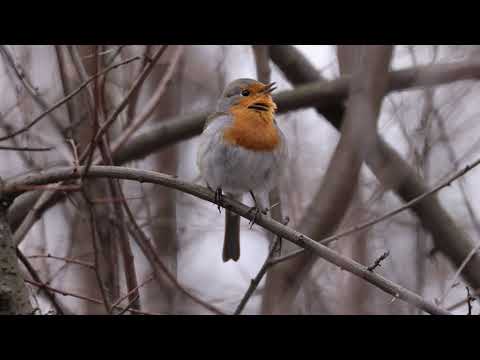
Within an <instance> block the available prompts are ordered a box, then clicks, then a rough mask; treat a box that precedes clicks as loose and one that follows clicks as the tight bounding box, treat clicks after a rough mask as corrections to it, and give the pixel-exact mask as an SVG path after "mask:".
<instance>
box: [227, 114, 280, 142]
mask: <svg viewBox="0 0 480 360" xmlns="http://www.w3.org/2000/svg"><path fill="white" fill-rule="evenodd" d="M230 112H231V113H232V116H233V119H234V120H233V124H232V125H231V126H230V127H228V128H226V129H225V130H224V133H223V138H224V140H225V142H227V143H229V144H232V145H238V146H242V147H244V148H246V149H249V150H254V151H272V150H274V149H275V148H276V147H277V146H278V145H279V143H280V137H279V135H278V130H277V127H276V126H275V123H274V116H273V109H268V110H265V111H259V110H256V109H249V108H245V107H232V108H231V110H230Z"/></svg>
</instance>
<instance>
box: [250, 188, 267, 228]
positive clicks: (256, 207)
mask: <svg viewBox="0 0 480 360" xmlns="http://www.w3.org/2000/svg"><path fill="white" fill-rule="evenodd" d="M250 195H251V196H252V199H253V202H254V203H255V205H254V206H252V207H251V208H250V209H249V210H248V213H251V212H253V213H254V215H253V218H252V220H250V224H249V225H250V229H251V228H252V227H253V224H255V221H256V220H257V217H258V215H259V214H260V213H262V214H264V215H267V214H268V209H267V208H265V209H261V208H260V206H259V203H258V202H257V199H256V198H255V194H254V193H253V191H252V190H250Z"/></svg>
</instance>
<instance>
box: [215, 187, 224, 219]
mask: <svg viewBox="0 0 480 360" xmlns="http://www.w3.org/2000/svg"><path fill="white" fill-rule="evenodd" d="M222 197H223V195H222V188H217V190H215V203H216V204H217V207H218V212H219V213H220V214H221V213H222V207H221V206H220V202H221V201H222Z"/></svg>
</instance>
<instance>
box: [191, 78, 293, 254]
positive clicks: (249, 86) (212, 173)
mask: <svg viewBox="0 0 480 360" xmlns="http://www.w3.org/2000/svg"><path fill="white" fill-rule="evenodd" d="M275 89H276V87H275V83H274V82H272V83H269V84H264V83H262V82H260V81H257V80H254V79H248V78H240V79H237V80H234V81H232V82H230V83H229V84H228V85H227V86H226V87H225V89H224V91H223V92H222V94H221V95H220V98H219V99H218V102H217V105H216V108H215V110H214V111H213V112H212V113H211V114H210V115H209V116H208V117H207V120H206V122H205V126H204V129H203V132H202V134H201V136H200V142H199V146H198V151H197V166H198V169H199V171H200V176H201V178H202V179H203V180H204V181H205V182H206V185H207V187H208V188H210V190H212V191H215V199H216V200H219V199H220V198H221V197H222V196H224V195H223V193H224V194H225V196H228V197H230V198H233V199H235V200H238V201H240V200H241V198H242V196H243V194H245V193H250V195H251V196H252V199H253V201H254V204H255V206H253V207H252V208H251V210H252V209H253V210H254V211H255V216H254V217H253V222H254V221H255V218H256V217H257V215H258V214H259V212H262V213H264V214H265V213H267V212H268V209H267V208H265V207H262V204H261V202H260V201H259V198H258V197H256V196H255V194H264V195H265V194H268V192H269V191H270V190H271V189H273V188H274V187H275V186H276V185H278V181H279V179H280V177H281V175H282V173H283V170H284V169H285V163H286V161H287V157H288V149H287V144H286V139H285V135H284V134H283V132H282V131H281V130H280V128H279V127H278V125H277V122H276V120H275V112H276V110H277V105H276V104H275V102H274V101H273V99H272V96H271V94H272V92H273V91H274V90H275ZM216 202H217V201H216ZM217 204H218V202H217ZM219 211H220V206H219ZM253 222H251V225H253ZM239 258H240V217H239V216H238V215H236V214H235V213H233V212H231V211H229V210H226V211H225V234H224V240H223V250H222V259H223V262H227V261H229V260H233V261H238V259H239Z"/></svg>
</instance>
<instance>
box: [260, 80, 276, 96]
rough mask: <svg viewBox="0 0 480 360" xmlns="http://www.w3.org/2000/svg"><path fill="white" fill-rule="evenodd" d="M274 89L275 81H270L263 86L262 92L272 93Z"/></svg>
mask: <svg viewBox="0 0 480 360" xmlns="http://www.w3.org/2000/svg"><path fill="white" fill-rule="evenodd" d="M275 89H276V87H275V83H274V82H272V83H270V84H268V85H267V86H265V88H264V89H263V90H262V92H263V93H264V94H270V93H272V92H273V91H274V90H275Z"/></svg>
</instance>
